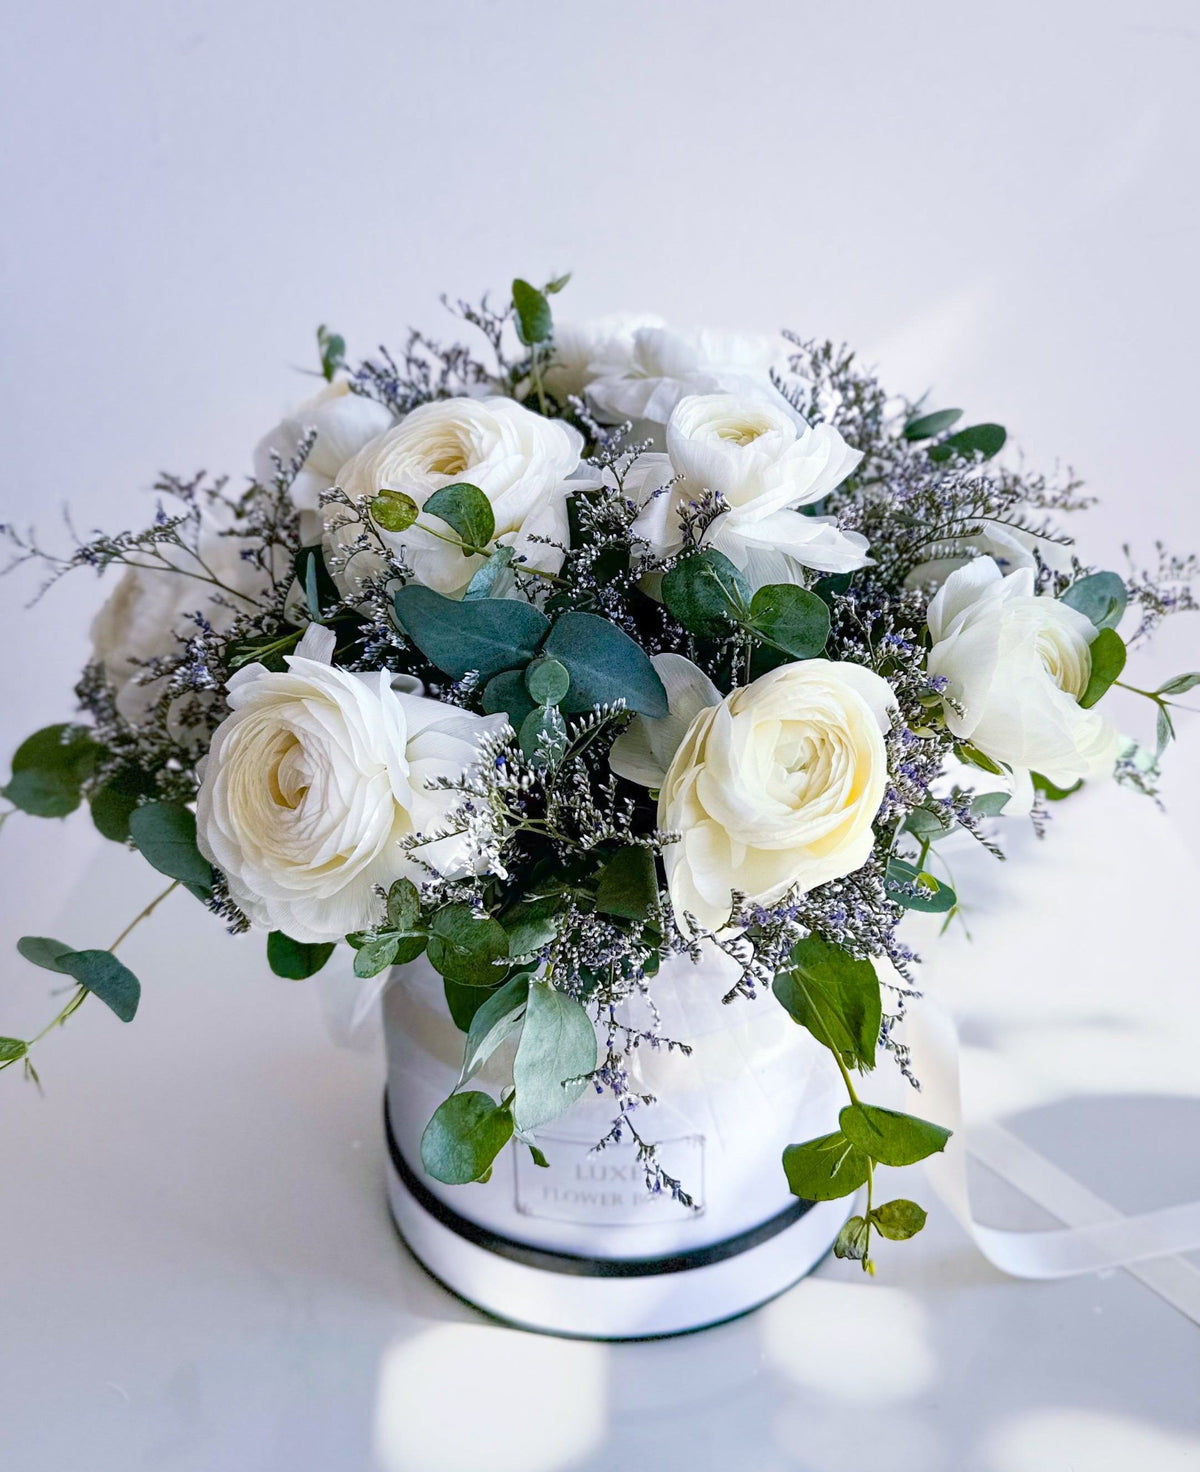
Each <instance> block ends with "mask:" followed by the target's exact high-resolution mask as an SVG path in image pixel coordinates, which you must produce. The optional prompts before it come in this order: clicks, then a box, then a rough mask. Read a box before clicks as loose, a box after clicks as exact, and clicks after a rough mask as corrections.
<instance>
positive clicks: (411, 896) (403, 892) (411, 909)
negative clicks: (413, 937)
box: [387, 879, 421, 930]
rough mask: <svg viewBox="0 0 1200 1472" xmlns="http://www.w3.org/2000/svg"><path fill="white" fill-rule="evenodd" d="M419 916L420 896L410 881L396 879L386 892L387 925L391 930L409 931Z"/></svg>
mask: <svg viewBox="0 0 1200 1472" xmlns="http://www.w3.org/2000/svg"><path fill="white" fill-rule="evenodd" d="M420 914H421V896H420V894H419V893H418V891H417V886H416V885H415V884H414V883H413V882H412V880H411V879H397V880H396V882H395V883H394V884H393V885H392V887H391V889H389V890H388V897H387V923H388V925H389V926H390V927H391V929H392V930H411V929H412V928H413V926H415V925H416V923H417V920H418V919H419V918H420Z"/></svg>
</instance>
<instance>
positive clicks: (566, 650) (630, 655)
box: [544, 612, 667, 719]
mask: <svg viewBox="0 0 1200 1472" xmlns="http://www.w3.org/2000/svg"><path fill="white" fill-rule="evenodd" d="M544 652H545V653H546V654H547V655H548V656H549V657H550V658H552V659H556V660H558V662H559V663H560V664H562V665H564V666H565V667H566V670H567V673H568V675H570V677H571V688H570V689H569V690H568V691H567V695H566V698H565V699H564V701H563V704H562V708H563V710H565V711H567V712H568V713H569V714H575V713H578V712H580V711H586V710H591V708H592V707H593V706H595V705H614V704H616V702H617V701H618V700H623V701H624V702H625V707H626V709H627V710H633V711H638V712H639V713H640V714H641V715H644V716H650V717H651V718H653V719H658V718H660V717H662V716H665V715H666V713H667V692H666V691H665V690H664V689H663V682H662V681H661V680H660V679H659V677H658V671H657V670H656V669H655V668H654V666H653V665H652V664H651V663H650V658H649V656H648V655H647V654H646V652H645V651H644V650H643V649H642V648H641V646H640V645H638V644H635V643H634V642H633V640H632V639H631V638H630V637H629V635H628V634H627V633H625V632H624V630H623V629H619V628H617V626H616V624H614V623H610V622H609V621H608V619H606V618H601V617H600V616H599V614H595V613H577V612H571V613H564V614H563V615H562V616H561V617H560V618H559V620H558V622H557V623H556V624H555V625H554V627H553V628H552V629H551V630H550V634H549V636H548V637H547V639H546V643H545V645H544Z"/></svg>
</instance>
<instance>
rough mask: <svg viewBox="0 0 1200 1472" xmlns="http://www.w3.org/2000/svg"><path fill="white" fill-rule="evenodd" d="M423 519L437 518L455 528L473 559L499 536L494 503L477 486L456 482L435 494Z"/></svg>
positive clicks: (425, 510) (465, 554) (465, 552)
mask: <svg viewBox="0 0 1200 1472" xmlns="http://www.w3.org/2000/svg"><path fill="white" fill-rule="evenodd" d="M421 513H422V515H424V516H436V517H437V518H438V519H439V520H441V521H444V522H446V523H447V525H448V526H451V527H453V528H454V530H455V531H456V532H457V533H458V535H459V536H460V537H461V538H462V540H463V542H465V543H466V544H467V545H466V546H465V547H464V548H463V555H464V556H465V557H470V556H471V555H472V554H473V553H474V552H475V551H476V550H479V551H482V550H483V548H485V547H486V546H487V545H488V543H489V542H490V541H491V540H492V538H493V537H494V536H495V534H496V517H495V514H494V513H493V511H492V503H491V502H490V501H489V500H488V498H487V497H486V496H485V495H484V494H483V492H482V491H481V490H480V489H479V487H478V486H473V485H470V484H469V483H468V482H467V481H457V482H456V483H455V484H454V485H452V486H443V487H442V489H441V490H440V491H434V493H433V495H432V496H429V497H428V498H427V499H426V501H425V504H424V505H423V506H422V507H421Z"/></svg>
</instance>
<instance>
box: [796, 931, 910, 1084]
mask: <svg viewBox="0 0 1200 1472" xmlns="http://www.w3.org/2000/svg"><path fill="white" fill-rule="evenodd" d="M772 990H773V991H774V993H775V996H776V998H777V1000H778V1001H779V1003H780V1004H781V1006H782V1007H783V1008H784V1010H785V1011H786V1012H787V1013H788V1015H789V1016H790V1017H791V1018H792V1019H793V1021H795V1022H798V1023H799V1024H800V1025H801V1027H807V1028H808V1030H809V1032H811V1033H812V1035H813V1036H814V1037H815V1038H816V1039H817V1041H818V1042H819V1043H824V1045H825V1046H826V1047H827V1048H832V1049H833V1050H834V1051H835V1052H836V1053H840V1054H841V1055H842V1057H843V1058H847V1059H850V1060H852V1061H853V1063H854V1064H855V1066H856V1067H859V1068H874V1066H875V1047H876V1044H877V1043H878V1041H879V1029H880V1026H881V1024H882V1020H883V1004H882V1001H881V999H880V990H879V977H878V976H877V975H876V973H875V968H874V966H873V965H872V964H871V962H870V961H865V960H862V959H860V958H859V957H857V956H852V955H850V953H849V952H848V951H844V950H842V948H841V947H840V946H835V945H831V944H830V943H829V942H828V941H824V940H821V938H820V937H819V936H815V935H810V936H806V937H805V938H804V940H801V941H797V942H796V944H795V945H794V946H793V947H792V950H791V954H790V955H789V957H788V965H787V967H786V969H784V970H783V971H781V972H780V973H779V974H778V976H776V978H775V981H774V983H773V985H772Z"/></svg>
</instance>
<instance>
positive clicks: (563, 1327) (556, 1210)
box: [384, 953, 851, 1339]
mask: <svg viewBox="0 0 1200 1472" xmlns="http://www.w3.org/2000/svg"><path fill="white" fill-rule="evenodd" d="M736 976H737V972H736V969H732V968H731V963H730V962H728V960H727V959H726V958H725V957H723V956H721V955H720V954H719V953H713V955H712V957H711V959H706V961H705V962H704V963H703V964H701V965H695V964H693V963H692V962H690V961H689V960H688V959H687V958H686V957H673V958H670V959H669V960H667V961H666V962H665V963H664V965H663V968H662V971H661V972H660V974H659V976H658V977H657V978H656V979H655V981H654V984H653V998H654V1002H655V1005H656V1006H657V1008H658V1011H659V1014H660V1016H661V1019H662V1036H663V1037H666V1038H672V1039H676V1040H678V1041H680V1042H686V1043H688V1044H689V1045H690V1046H691V1048H692V1052H691V1054H690V1056H684V1055H683V1054H682V1053H680V1052H678V1051H672V1052H668V1051H667V1050H666V1049H665V1048H661V1047H660V1048H654V1047H652V1046H650V1045H649V1044H646V1043H642V1044H641V1045H640V1046H639V1047H638V1048H637V1049H636V1050H635V1051H634V1052H633V1053H632V1054H631V1056H630V1062H629V1075H630V1086H631V1088H633V1089H634V1091H635V1092H638V1093H651V1094H653V1095H654V1096H655V1098H656V1101H657V1102H655V1103H654V1104H652V1105H649V1106H644V1107H639V1108H638V1109H637V1110H636V1111H635V1113H634V1115H633V1119H634V1122H635V1123H636V1127H637V1131H638V1133H639V1135H640V1136H641V1137H642V1139H643V1140H645V1141H647V1142H657V1143H658V1145H659V1147H660V1159H661V1162H662V1165H663V1167H664V1169H665V1170H666V1171H668V1172H669V1173H670V1174H671V1175H672V1176H674V1177H676V1178H678V1179H679V1181H680V1182H681V1183H682V1186H683V1188H684V1189H685V1190H686V1191H687V1192H688V1193H689V1194H690V1195H691V1196H693V1197H694V1199H695V1203H696V1205H695V1207H694V1208H693V1207H688V1206H685V1205H683V1204H681V1203H680V1202H679V1201H678V1200H676V1199H674V1198H673V1197H672V1195H671V1194H670V1192H669V1191H661V1192H658V1193H653V1192H651V1191H650V1190H648V1189H647V1186H646V1184H645V1179H644V1171H643V1169H642V1167H641V1165H640V1163H639V1160H638V1151H637V1145H636V1143H635V1142H633V1141H632V1140H631V1139H630V1138H629V1136H628V1135H627V1136H626V1139H625V1141H624V1142H622V1143H619V1144H615V1145H610V1146H608V1147H606V1148H605V1149H604V1150H602V1151H597V1150H596V1149H595V1148H594V1147H595V1145H596V1142H597V1141H598V1140H599V1139H601V1138H602V1137H603V1136H604V1135H606V1134H607V1133H608V1132H609V1130H610V1128H611V1125H612V1122H613V1119H614V1117H615V1112H616V1111H615V1107H614V1104H613V1100H612V1096H611V1094H608V1093H605V1094H603V1095H598V1094H596V1093H593V1092H591V1091H589V1092H588V1093H587V1094H585V1095H584V1097H583V1098H582V1099H581V1100H580V1101H579V1102H578V1103H577V1104H576V1105H575V1107H574V1108H573V1109H572V1110H571V1111H570V1112H569V1113H567V1114H566V1115H564V1116H563V1117H562V1118H561V1119H559V1120H557V1121H555V1122H554V1123H553V1124H551V1125H548V1126H546V1127H545V1128H544V1129H542V1130H540V1131H538V1133H537V1140H538V1143H539V1145H540V1148H541V1149H542V1151H543V1152H544V1154H545V1156H546V1158H547V1160H548V1161H549V1165H548V1167H545V1168H543V1167H540V1166H538V1165H537V1164H535V1162H534V1160H533V1158H532V1155H531V1153H530V1151H529V1150H528V1149H527V1148H526V1147H525V1146H524V1145H522V1144H520V1143H519V1142H515V1141H514V1142H513V1143H512V1144H511V1145H510V1146H508V1147H507V1148H506V1149H505V1150H504V1152H503V1153H502V1154H501V1155H500V1156H499V1157H498V1159H497V1161H496V1163H495V1167H494V1169H493V1171H492V1175H491V1178H490V1179H489V1180H488V1181H486V1182H484V1183H475V1184H472V1185H467V1186H445V1185H442V1184H441V1183H439V1182H438V1181H435V1180H433V1179H431V1178H430V1177H429V1176H428V1175H427V1174H426V1173H425V1171H424V1170H423V1168H422V1165H421V1135H422V1133H423V1132H424V1129H425V1126H426V1124H427V1123H428V1122H429V1119H430V1116H431V1115H432V1114H433V1112H434V1110H435V1109H436V1108H437V1107H438V1105H439V1104H440V1103H441V1102H442V1101H443V1100H444V1099H445V1098H446V1097H447V1096H448V1095H449V1094H450V1092H451V1091H452V1090H453V1089H454V1087H455V1085H456V1083H457V1081H458V1076H459V1069H460V1066H461V1062H462V1045H463V1036H462V1034H461V1033H460V1032H459V1031H458V1030H457V1029H456V1028H455V1026H454V1024H453V1022H452V1021H451V1019H450V1017H449V1014H448V1011H447V1008H446V1002H445V999H444V996H443V986H442V979H441V977H440V976H438V975H437V974H436V972H434V971H433V969H432V967H431V966H430V965H429V963H428V962H427V961H426V960H425V959H424V958H423V957H422V958H421V959H420V960H418V961H416V962H414V963H412V964H411V965H407V966H403V967H397V968H396V969H395V970H394V971H393V974H392V978H391V980H390V982H389V985H388V987H387V990H386V992H385V995H384V1029H385V1035H386V1041H387V1053H388V1091H387V1099H386V1106H385V1123H386V1130H387V1141H388V1192H389V1199H390V1203H391V1209H392V1213H393V1216H394V1217H395V1220H396V1224H397V1226H398V1227H399V1229H400V1232H401V1234H402V1236H403V1238H404V1240H405V1242H406V1243H407V1244H408V1246H409V1247H410V1248H411V1250H412V1252H413V1254H414V1255H415V1256H416V1258H417V1259H418V1260H419V1261H420V1262H421V1263H422V1264H423V1265H424V1266H425V1267H426V1268H427V1269H428V1270H429V1271H430V1272H431V1273H432V1274H433V1275H434V1277H436V1278H438V1279H440V1280H441V1282H442V1283H444V1284H445V1285H446V1286H447V1287H448V1288H450V1289H451V1290H452V1291H453V1292H455V1293H457V1294H458V1295H460V1296H461V1297H462V1298H465V1299H467V1300H468V1301H469V1302H471V1303H473V1304H475V1305H477V1306H478V1307H479V1308H482V1309H485V1310H486V1311H487V1312H489V1313H491V1314H494V1315H496V1316H497V1317H498V1318H501V1319H505V1320H508V1321H509V1322H512V1323H515V1324H520V1325H523V1326H525V1327H528V1328H531V1329H539V1330H543V1331H545V1332H548V1333H554V1334H564V1335H571V1336H577V1337H585V1338H596V1339H626V1338H642V1337H648V1336H654V1335H663V1334H678V1333H683V1332H685V1331H687V1330H691V1329H698V1328H702V1327H703V1326H705V1325H708V1324H714V1323H719V1322H720V1321H721V1320H723V1319H728V1318H731V1317H733V1316H735V1315H737V1314H741V1313H745V1312H746V1311H747V1310H749V1309H752V1308H755V1307H757V1305H759V1304H761V1303H764V1302H766V1300H767V1299H769V1298H772V1297H774V1296H775V1295H776V1294H778V1293H781V1292H782V1291H783V1290H784V1289H786V1288H788V1287H790V1286H791V1285H792V1284H793V1283H795V1282H796V1281H798V1280H799V1279H800V1278H802V1277H803V1276H804V1275H805V1274H806V1273H808V1272H809V1271H810V1270H811V1269H812V1268H813V1266H814V1265H815V1264H816V1263H817V1262H818V1261H819V1260H820V1259H821V1258H822V1257H823V1256H824V1255H825V1253H826V1252H827V1251H828V1250H829V1248H830V1246H831V1245H832V1243H833V1240H834V1238H835V1237H836V1235H837V1233H838V1231H839V1229H840V1228H841V1226H842V1223H843V1222H844V1221H845V1220H846V1218H847V1216H848V1215H849V1210H850V1204H851V1203H850V1202H849V1201H846V1200H842V1201H832V1202H820V1203H817V1204H812V1203H808V1202H803V1201H798V1200H797V1199H796V1198H795V1197H794V1196H793V1195H792V1194H791V1193H790V1192H789V1190H788V1187H787V1181H786V1180H785V1178H784V1173H783V1167H782V1164H781V1158H780V1157H781V1155H782V1152H783V1149H784V1147H785V1146H786V1145H788V1144H791V1143H794V1142H797V1141H801V1140H808V1139H812V1138H813V1137H815V1136H817V1135H821V1134H826V1133H828V1131H829V1130H830V1129H831V1128H833V1127H834V1126H835V1123H836V1119H837V1112H838V1109H839V1107H840V1106H841V1104H842V1103H843V1102H844V1096H843V1094H842V1085H841V1081H840V1079H839V1078H838V1077H837V1074H836V1072H835V1070H834V1068H833V1066H832V1064H831V1062H830V1060H829V1057H828V1055H827V1053H826V1052H825V1050H824V1049H822V1048H821V1047H820V1046H819V1045H818V1044H817V1043H816V1042H815V1041H814V1040H813V1039H812V1037H811V1036H810V1035H809V1033H808V1032H806V1031H805V1030H804V1029H803V1028H800V1027H797V1026H796V1025H795V1024H794V1023H793V1022H791V1021H790V1020H789V1018H788V1017H787V1016H786V1014H785V1013H784V1012H783V1010H782V1009H781V1008H780V1007H779V1006H778V1005H777V1004H776V1002H775V1001H774V999H773V998H772V997H770V996H762V997H760V998H758V999H757V1000H739V1001H737V1002H734V1003H733V1004H731V1005H729V1006H725V1005H723V1004H722V1002H721V998H722V997H723V996H724V995H725V993H726V992H727V991H728V989H729V987H730V985H731V983H732V981H733V980H734V979H736ZM627 1020H628V1021H630V1022H632V1023H634V1024H635V1025H640V1026H643V1027H644V1026H645V1025H646V1022H647V1021H648V1018H647V1017H644V1016H641V1015H639V1016H637V1017H633V1016H631V1017H629V1018H628V1019H627ZM511 1059H512V1045H511V1044H510V1045H509V1047H508V1049H507V1051H502V1052H501V1053H498V1054H497V1055H496V1056H494V1057H493V1058H492V1059H491V1060H490V1061H489V1063H488V1065H487V1066H486V1067H485V1068H484V1069H483V1071H482V1072H481V1073H480V1074H479V1075H477V1076H476V1078H475V1079H474V1080H472V1082H471V1084H470V1085H469V1086H468V1087H471V1088H480V1089H484V1090H486V1091H487V1092H488V1093H490V1094H491V1095H492V1096H493V1097H494V1098H496V1099H499V1097H500V1093H501V1090H502V1088H503V1087H504V1085H505V1084H506V1083H507V1082H508V1081H509V1080H510V1079H511V1073H510V1072H509V1071H508V1070H509V1069H510V1066H511Z"/></svg>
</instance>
